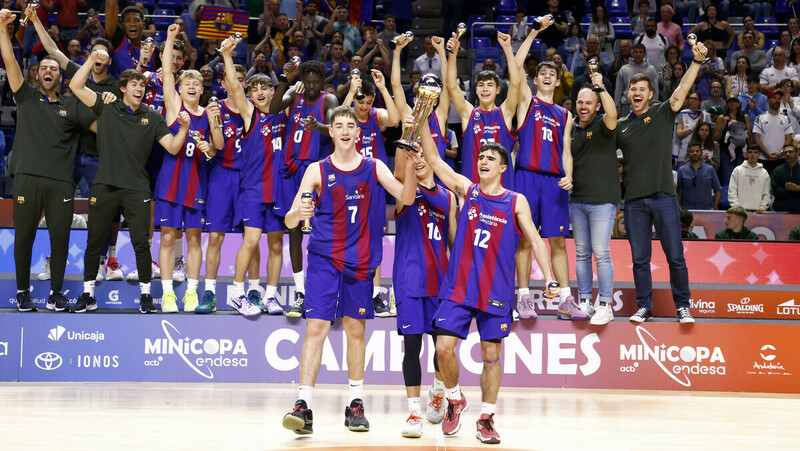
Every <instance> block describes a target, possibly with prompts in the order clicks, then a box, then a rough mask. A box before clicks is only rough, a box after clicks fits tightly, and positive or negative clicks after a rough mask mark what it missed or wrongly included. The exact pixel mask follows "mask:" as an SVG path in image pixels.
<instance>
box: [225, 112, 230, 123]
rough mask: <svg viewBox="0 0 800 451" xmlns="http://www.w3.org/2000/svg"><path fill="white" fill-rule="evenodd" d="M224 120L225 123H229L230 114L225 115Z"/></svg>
mask: <svg viewBox="0 0 800 451" xmlns="http://www.w3.org/2000/svg"><path fill="white" fill-rule="evenodd" d="M225 120H226V121H229V120H231V115H230V114H228V113H225Z"/></svg>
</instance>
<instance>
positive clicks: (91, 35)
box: [78, 9, 106, 50]
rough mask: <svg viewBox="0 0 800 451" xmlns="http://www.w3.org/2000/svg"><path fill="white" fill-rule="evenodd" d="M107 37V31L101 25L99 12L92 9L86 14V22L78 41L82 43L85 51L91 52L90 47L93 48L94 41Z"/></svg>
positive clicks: (79, 33)
mask: <svg viewBox="0 0 800 451" xmlns="http://www.w3.org/2000/svg"><path fill="white" fill-rule="evenodd" d="M105 37H106V30H105V29H104V28H103V25H102V24H101V23H100V15H99V14H97V11H95V10H93V9H90V10H89V12H87V13H86V22H85V23H84V24H83V28H81V29H80V31H79V32H78V40H79V41H81V47H82V48H83V50H89V47H91V46H92V41H94V40H95V39H97V38H105Z"/></svg>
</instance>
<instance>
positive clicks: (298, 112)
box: [284, 91, 330, 173]
mask: <svg viewBox="0 0 800 451" xmlns="http://www.w3.org/2000/svg"><path fill="white" fill-rule="evenodd" d="M326 95H328V93H327V92H325V91H322V94H320V96H319V98H318V99H317V101H316V102H314V103H306V101H305V99H306V96H305V95H302V96H300V98H299V99H298V100H297V102H295V104H294V106H293V107H292V110H291V113H290V114H289V117H290V118H291V123H290V124H289V127H288V130H287V135H286V139H285V141H286V148H285V149H284V152H285V153H284V162H285V164H286V168H287V169H288V170H289V172H291V173H294V172H296V171H297V168H298V167H299V166H300V164H301V161H298V160H302V161H312V162H313V161H319V160H320V159H321V158H323V156H325V155H327V154H328V153H330V145H327V146H326V145H324V144H323V143H322V142H321V139H322V137H323V135H322V134H321V133H320V132H319V131H317V130H315V131H313V132H310V133H307V132H306V129H305V127H303V123H302V122H300V120H301V119H305V118H307V117H313V118H315V119H316V120H317V122H319V123H323V124H324V123H325V114H324V111H323V105H324V104H325V96H326Z"/></svg>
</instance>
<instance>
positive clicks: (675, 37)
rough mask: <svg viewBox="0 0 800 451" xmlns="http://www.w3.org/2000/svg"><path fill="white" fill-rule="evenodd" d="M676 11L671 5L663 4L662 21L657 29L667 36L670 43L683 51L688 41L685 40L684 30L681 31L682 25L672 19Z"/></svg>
mask: <svg viewBox="0 0 800 451" xmlns="http://www.w3.org/2000/svg"><path fill="white" fill-rule="evenodd" d="M674 15H675V11H674V10H673V9H672V7H671V6H669V5H662V6H661V22H659V23H658V25H657V26H656V31H658V33H659V34H661V35H663V36H665V37H666V38H667V39H668V40H669V43H670V44H672V45H677V46H678V49H680V51H681V52H682V51H683V48H684V46H685V45H686V42H684V40H683V32H681V27H680V25H678V24H676V23H675V22H673V21H672V17H673V16H674Z"/></svg>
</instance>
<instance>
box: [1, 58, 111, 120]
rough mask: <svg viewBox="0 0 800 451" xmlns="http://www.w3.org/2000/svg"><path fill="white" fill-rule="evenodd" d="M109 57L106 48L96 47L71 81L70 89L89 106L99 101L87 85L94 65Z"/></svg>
mask: <svg viewBox="0 0 800 451" xmlns="http://www.w3.org/2000/svg"><path fill="white" fill-rule="evenodd" d="M108 58H110V57H109V56H108V53H106V51H105V50H102V49H100V48H98V47H95V50H94V52H92V53H91V54H90V55H89V57H88V58H86V62H85V63H83V66H81V68H80V69H78V72H76V73H75V75H74V76H73V77H72V80H70V81H69V89H70V90H71V91H72V93H73V94H74V95H75V97H77V98H79V99H80V100H81V102H83V104H84V105H86V106H88V107H89V108H92V107H93V106H94V104H95V103H96V102H97V93H96V92H94V91H92V90H91V89H89V88H87V87H86V81H87V80H88V79H89V75H90V74H91V73H92V67H94V65H95V64H96V63H103V62H105V61H107V60H108ZM6 68H8V65H6ZM9 79H10V77H9Z"/></svg>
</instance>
